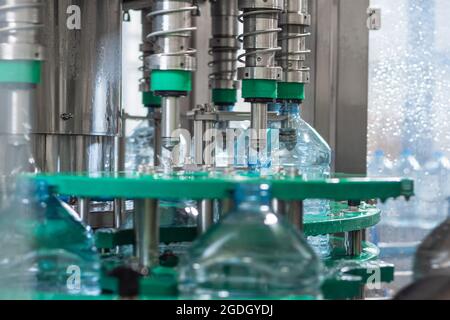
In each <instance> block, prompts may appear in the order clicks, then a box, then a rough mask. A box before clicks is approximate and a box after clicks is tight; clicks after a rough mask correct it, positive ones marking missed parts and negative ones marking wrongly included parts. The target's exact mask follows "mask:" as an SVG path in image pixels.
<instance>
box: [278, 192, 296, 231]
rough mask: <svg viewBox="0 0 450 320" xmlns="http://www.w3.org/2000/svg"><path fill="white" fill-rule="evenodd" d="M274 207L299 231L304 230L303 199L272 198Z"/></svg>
mask: <svg viewBox="0 0 450 320" xmlns="http://www.w3.org/2000/svg"><path fill="white" fill-rule="evenodd" d="M272 208H273V210H274V212H275V213H276V214H278V215H281V216H284V217H285V219H286V220H287V221H289V222H290V223H292V225H293V226H294V227H295V228H296V229H297V230H299V231H303V201H283V200H279V199H273V200H272Z"/></svg>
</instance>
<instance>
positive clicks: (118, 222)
mask: <svg viewBox="0 0 450 320" xmlns="http://www.w3.org/2000/svg"><path fill="white" fill-rule="evenodd" d="M124 213H125V201H124V200H123V199H114V228H115V229H120V228H121V227H122V225H123V221H124Z"/></svg>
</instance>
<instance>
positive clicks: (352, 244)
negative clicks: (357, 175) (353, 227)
mask: <svg viewBox="0 0 450 320" xmlns="http://www.w3.org/2000/svg"><path fill="white" fill-rule="evenodd" d="M362 241H363V231H362V230H357V231H350V232H346V233H345V249H346V253H347V255H348V256H351V257H357V256H359V255H360V254H361V253H362Z"/></svg>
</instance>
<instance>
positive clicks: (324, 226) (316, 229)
mask: <svg viewBox="0 0 450 320" xmlns="http://www.w3.org/2000/svg"><path fill="white" fill-rule="evenodd" d="M380 219H381V211H380V210H379V209H377V208H376V207H374V206H362V207H360V209H359V211H349V210H348V207H347V206H339V204H337V203H336V204H334V208H332V210H331V213H330V214H323V215H314V216H313V215H306V216H305V217H304V220H303V221H304V233H305V235H306V236H317V235H321V234H333V233H341V232H349V231H357V230H363V229H367V228H370V227H373V226H375V225H376V224H378V223H379V222H380Z"/></svg>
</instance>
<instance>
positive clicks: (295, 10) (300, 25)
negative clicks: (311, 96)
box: [276, 0, 311, 101]
mask: <svg viewBox="0 0 450 320" xmlns="http://www.w3.org/2000/svg"><path fill="white" fill-rule="evenodd" d="M284 3H285V7H284V10H283V12H282V13H281V18H280V23H279V24H280V27H281V29H282V30H281V31H280V33H279V37H278V43H279V45H280V47H281V51H279V52H277V55H276V59H277V63H278V65H279V66H280V67H282V68H283V79H282V81H281V82H280V83H279V84H278V97H277V98H278V99H279V100H283V101H284V100H303V99H304V84H305V83H309V81H310V75H309V70H310V69H309V68H308V67H307V66H305V61H306V55H307V54H308V53H309V52H310V50H307V49H306V38H307V37H308V36H310V33H307V32H306V30H305V29H306V27H308V26H310V25H311V15H310V14H309V13H308V0H285V1H284Z"/></svg>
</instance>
